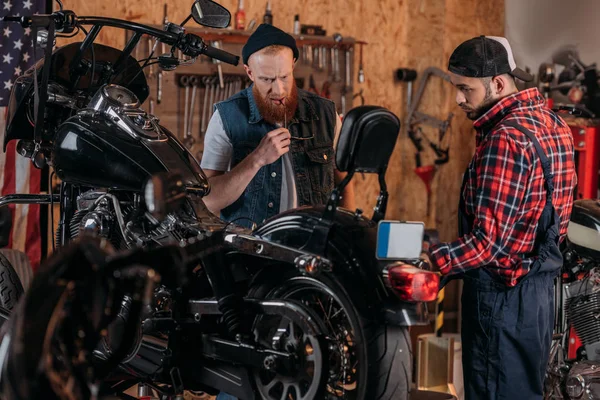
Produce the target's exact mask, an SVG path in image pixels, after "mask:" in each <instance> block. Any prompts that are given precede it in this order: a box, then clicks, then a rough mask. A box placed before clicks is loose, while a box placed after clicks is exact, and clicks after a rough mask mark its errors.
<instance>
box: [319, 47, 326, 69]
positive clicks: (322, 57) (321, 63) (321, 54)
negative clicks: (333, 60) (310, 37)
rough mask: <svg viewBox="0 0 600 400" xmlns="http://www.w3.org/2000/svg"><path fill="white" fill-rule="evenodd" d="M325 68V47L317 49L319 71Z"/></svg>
mask: <svg viewBox="0 0 600 400" xmlns="http://www.w3.org/2000/svg"><path fill="white" fill-rule="evenodd" d="M326 68H327V47H323V46H321V47H319V71H323V70H325V69H326Z"/></svg>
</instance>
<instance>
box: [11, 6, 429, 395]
mask: <svg viewBox="0 0 600 400" xmlns="http://www.w3.org/2000/svg"><path fill="white" fill-rule="evenodd" d="M230 18H231V16H230V13H229V12H228V11H227V10H226V9H225V8H223V7H221V6H220V5H218V4H216V3H214V2H212V1H210V0H197V1H195V2H194V4H193V6H192V11H191V15H190V16H189V17H188V18H187V19H186V20H185V21H184V22H183V23H182V24H180V25H177V24H174V23H167V24H165V26H164V30H159V29H155V28H151V27H148V26H145V25H142V24H138V23H134V22H129V21H122V20H118V19H113V18H105V17H85V16H77V15H76V14H75V13H74V12H72V11H68V10H63V9H62V5H61V8H60V10H59V11H57V12H55V13H53V14H51V15H33V16H29V17H22V16H21V17H4V18H3V19H4V20H5V21H13V22H16V23H20V24H21V25H22V26H24V27H28V28H31V29H32V32H33V37H37V38H38V43H39V46H40V47H41V48H43V50H44V53H45V55H44V58H43V59H42V60H40V61H39V62H38V63H36V65H35V66H34V67H32V68H31V69H30V70H28V71H27V72H26V73H25V74H24V75H22V76H21V77H19V78H18V79H17V80H16V82H15V84H14V86H13V89H12V93H11V98H10V102H9V107H8V113H7V129H6V133H5V138H4V147H5V149H6V144H7V143H8V142H9V141H11V140H17V139H18V140H19V142H18V144H17V151H18V152H19V154H20V155H22V156H24V157H28V158H30V159H31V160H32V162H33V163H34V165H35V166H36V167H38V168H41V167H44V166H46V165H50V166H52V167H53V169H54V171H55V173H56V175H57V176H58V177H59V178H60V180H61V184H60V193H58V194H54V193H50V194H13V195H8V196H4V197H2V198H0V206H4V205H7V204H13V203H30V204H31V203H37V204H54V203H58V204H60V214H59V215H60V220H59V224H58V229H57V232H56V244H57V245H58V251H56V252H55V254H54V255H53V256H52V257H51V258H50V259H49V260H48V262H46V263H45V265H44V266H43V267H41V269H40V271H39V272H38V274H36V276H35V277H34V280H33V282H32V283H31V288H30V289H29V291H28V292H27V293H26V294H25V296H24V297H23V298H22V299H21V301H20V303H19V305H18V307H16V309H15V310H14V311H13V312H8V311H7V310H4V309H0V311H2V312H0V316H4V317H5V318H8V317H9V316H10V315H12V316H11V317H10V320H9V321H10V323H7V324H4V327H3V329H4V332H5V334H4V337H3V339H2V342H1V343H0V370H1V372H2V375H1V376H0V396H2V398H7V399H36V398H44V399H48V398H57V399H73V398H77V399H87V398H98V397H99V396H117V397H119V398H130V397H127V395H126V394H124V391H125V390H127V389H128V388H131V387H133V386H135V385H138V386H139V387H140V388H145V389H147V390H150V389H151V390H152V391H154V392H157V393H159V394H160V396H161V397H162V398H165V399H179V398H182V396H183V393H184V391H204V392H208V393H216V392H218V391H224V392H227V393H229V394H231V395H234V396H236V397H238V398H240V399H284V398H293V399H296V400H301V399H302V400H304V399H306V400H308V399H354V400H362V399H366V398H369V399H371V398H377V399H392V398H393V399H400V400H402V399H406V398H407V396H408V392H409V389H410V383H411V369H412V366H411V346H410V340H409V335H408V327H409V326H411V325H417V324H428V323H429V318H428V315H427V308H426V302H427V301H432V300H434V299H435V298H436V296H437V291H438V284H439V278H438V276H437V274H434V273H433V272H430V271H427V270H426V268H427V265H426V264H424V263H423V262H420V261H419V260H418V255H419V252H420V246H421V241H422V237H423V231H422V224H421V225H419V224H409V223H400V222H395V223H394V222H389V221H384V218H385V213H386V207H387V199H388V192H387V188H386V183H385V178H384V176H385V172H386V170H387V165H388V162H389V159H390V156H391V152H392V150H393V148H394V144H395V142H396V140H397V136H398V132H399V130H400V122H399V120H398V118H397V117H396V116H395V115H394V114H392V113H391V112H390V111H388V110H386V109H384V108H382V107H375V106H363V107H358V108H355V109H353V110H351V111H350V112H348V113H347V115H346V116H345V118H344V123H343V126H342V132H341V133H340V138H339V142H338V146H337V153H336V156H335V162H336V165H337V167H338V169H339V170H340V171H342V172H347V176H346V178H345V179H344V180H343V181H342V182H341V183H340V185H339V186H338V187H337V188H335V189H334V191H333V192H332V193H331V195H330V197H329V201H328V203H327V204H326V205H325V206H314V207H302V208H299V209H295V210H289V211H287V212H284V213H281V214H279V215H277V216H275V217H273V218H271V219H269V220H267V221H265V222H264V223H263V224H262V225H260V226H258V228H256V229H255V230H253V231H251V230H248V229H246V228H242V227H240V226H237V225H235V224H233V223H227V222H225V221H222V220H221V219H219V218H218V217H216V216H215V215H213V214H212V213H211V212H210V211H209V210H208V209H207V208H206V206H205V204H204V203H203V201H202V198H203V196H206V195H207V194H208V193H209V191H210V185H209V183H208V180H207V178H206V176H205V174H204V173H203V171H202V169H201V168H200V166H199V164H198V162H197V161H196V160H195V159H194V157H193V156H192V155H191V154H190V153H189V151H188V150H187V149H186V147H185V146H183V145H182V144H181V143H180V142H179V141H178V140H177V138H176V137H175V135H173V134H172V133H171V132H169V131H168V130H167V129H165V128H164V127H162V126H161V125H160V124H159V120H158V118H157V117H156V116H154V115H151V114H149V113H147V112H145V111H144V110H142V109H141V104H142V103H143V101H144V100H145V99H146V98H147V96H148V93H149V89H148V85H147V83H146V79H145V76H144V73H143V68H144V67H146V66H148V65H149V64H150V63H157V64H158V65H159V67H161V68H163V69H166V70H173V69H175V68H176V67H177V66H179V65H182V64H186V63H190V62H193V61H194V60H195V59H196V58H197V57H199V56H201V55H206V56H209V57H212V58H215V59H219V60H221V61H223V62H226V63H231V64H237V62H238V59H239V58H238V57H237V56H234V55H231V54H229V53H227V52H224V51H222V50H219V49H216V48H212V47H210V46H209V45H207V44H205V43H204V41H203V40H202V38H200V37H199V36H197V35H194V34H192V33H187V32H186V31H185V29H184V27H183V25H184V24H185V23H186V22H187V21H188V20H190V19H193V20H194V21H196V22H197V23H199V24H202V25H205V26H208V27H213V28H225V27H227V26H228V25H229V22H230ZM85 26H91V28H90V29H89V31H87V30H86V29H85ZM104 26H110V27H115V28H121V29H125V30H129V31H132V32H133V35H131V37H130V38H129V40H128V41H127V43H126V44H125V46H124V48H123V49H122V50H118V49H115V48H111V47H108V46H104V45H100V44H96V43H94V41H95V39H96V37H97V36H98V33H99V32H100V31H101V29H102V28H103V27H104ZM77 30H83V31H84V32H85V33H86V36H85V39H84V40H83V41H82V42H80V43H73V44H70V45H67V46H64V47H62V48H59V49H57V50H55V51H52V47H53V46H52V44H53V43H54V37H55V35H56V34H57V33H59V34H61V35H71V34H73V33H74V32H76V31H77ZM143 35H147V36H150V37H153V38H154V39H156V40H157V41H158V42H161V43H164V44H166V45H168V46H171V48H170V51H169V52H168V53H165V54H161V55H158V56H157V57H154V55H153V54H151V55H150V56H149V57H148V58H147V59H145V60H141V61H142V62H143V64H142V65H141V66H140V63H139V62H138V60H135V59H134V58H133V57H132V56H131V54H132V52H133V50H134V48H135V47H136V45H137V43H138V42H139V41H140V39H141V38H142V36H143ZM178 50H180V51H181V52H182V53H183V54H184V56H185V57H189V58H188V59H179V58H177V57H176V52H177V51H178ZM307 157H308V156H307ZM309 161H310V160H308V158H307V162H309ZM313 162H317V161H313ZM318 162H319V163H321V164H322V163H323V162H333V160H332V157H331V158H329V160H328V158H327V157H325V159H324V160H321V159H320V160H318ZM355 172H365V173H377V174H378V176H379V183H380V188H381V190H380V194H379V197H378V200H377V205H376V207H375V210H374V214H373V216H372V217H371V218H368V217H366V216H364V215H363V213H362V211H361V210H356V211H354V212H352V211H349V210H344V209H341V208H339V207H338V202H339V198H340V193H341V192H342V190H343V188H344V187H345V186H346V185H347V184H348V182H350V180H351V179H352V176H353V175H354V173H355ZM419 229H421V230H419ZM398 249H401V250H402V251H397V250H398ZM0 268H1V265H0ZM0 272H1V271H0ZM9 314H10V315H9Z"/></svg>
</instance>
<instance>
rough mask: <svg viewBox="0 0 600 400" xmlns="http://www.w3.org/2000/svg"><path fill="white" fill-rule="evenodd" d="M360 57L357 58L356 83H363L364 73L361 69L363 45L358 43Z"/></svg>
mask: <svg viewBox="0 0 600 400" xmlns="http://www.w3.org/2000/svg"><path fill="white" fill-rule="evenodd" d="M358 45H359V49H360V56H359V58H358V83H365V71H364V69H363V44H362V43H359V44H358Z"/></svg>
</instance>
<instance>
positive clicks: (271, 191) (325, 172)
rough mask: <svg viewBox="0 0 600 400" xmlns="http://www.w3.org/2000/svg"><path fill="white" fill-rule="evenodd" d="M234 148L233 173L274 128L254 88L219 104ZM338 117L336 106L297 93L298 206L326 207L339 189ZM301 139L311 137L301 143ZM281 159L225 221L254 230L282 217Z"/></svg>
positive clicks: (294, 155)
mask: <svg viewBox="0 0 600 400" xmlns="http://www.w3.org/2000/svg"><path fill="white" fill-rule="evenodd" d="M215 108H216V109H217V110H218V111H219V115H220V116H221V120H222V121H223V127H224V129H225V132H226V133H227V136H228V137H229V139H230V140H231V143H232V145H233V155H232V160H231V168H232V169H233V168H234V167H235V166H236V165H237V164H239V163H240V161H242V160H243V159H244V158H245V157H246V156H248V155H249V154H250V153H251V152H252V151H254V150H255V149H256V148H257V147H258V144H259V143H260V141H261V139H262V138H263V137H264V136H265V135H266V134H267V133H268V132H270V131H272V130H274V129H277V127H276V126H275V125H272V124H270V123H267V122H265V121H264V120H263V119H262V117H261V115H260V113H259V111H258V107H257V105H256V102H255V100H254V95H253V93H252V86H250V87H249V88H247V89H245V90H242V91H241V92H239V93H237V94H235V95H234V96H232V97H230V98H229V99H227V100H225V101H223V102H220V103H218V104H216V105H215ZM335 124H336V114H335V105H334V103H333V102H332V101H330V100H327V99H324V98H322V97H319V96H317V95H315V94H312V93H310V92H307V91H305V90H301V89H298V109H297V110H296V114H295V115H294V117H293V118H292V119H291V120H290V121H289V123H288V129H289V131H290V134H291V135H292V142H291V145H290V154H291V161H292V168H293V172H294V176H295V178H296V193H297V196H298V205H299V206H304V205H320V204H325V203H326V202H327V199H328V197H329V194H330V193H331V191H332V190H333V187H334V184H335V182H334V157H335V154H334V150H333V141H334V138H335ZM294 137H296V138H306V140H298V139H294ZM282 164H283V161H282V159H281V158H279V159H278V160H277V161H275V162H274V163H272V164H270V165H266V166H264V167H262V168H261V169H260V170H259V171H258V172H257V174H256V175H255V176H254V178H253V179H252V181H250V183H249V184H248V186H247V187H246V189H245V190H244V193H243V194H242V195H241V196H240V197H239V199H237V200H236V201H235V202H234V203H232V204H231V205H229V206H228V207H226V208H224V209H223V210H221V218H223V219H224V220H226V221H234V220H235V223H236V224H239V225H242V226H246V227H250V226H251V225H252V222H255V223H257V224H261V223H262V222H263V221H265V220H266V219H268V218H270V217H273V216H274V215H277V214H278V213H279V206H280V200H281V185H282V179H283V178H282Z"/></svg>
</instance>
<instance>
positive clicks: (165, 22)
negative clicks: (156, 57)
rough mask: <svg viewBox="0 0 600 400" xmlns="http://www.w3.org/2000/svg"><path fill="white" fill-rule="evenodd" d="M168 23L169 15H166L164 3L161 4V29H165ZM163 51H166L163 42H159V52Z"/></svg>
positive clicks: (162, 52)
mask: <svg viewBox="0 0 600 400" xmlns="http://www.w3.org/2000/svg"><path fill="white" fill-rule="evenodd" d="M168 23H169V17H168V16H167V3H165V4H164V6H163V29H166V27H167V24H168ZM165 53H166V49H165V44H164V43H163V42H160V54H165Z"/></svg>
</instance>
